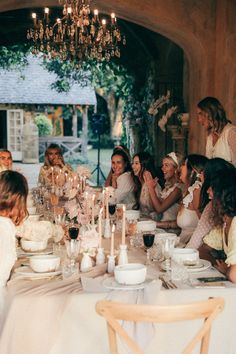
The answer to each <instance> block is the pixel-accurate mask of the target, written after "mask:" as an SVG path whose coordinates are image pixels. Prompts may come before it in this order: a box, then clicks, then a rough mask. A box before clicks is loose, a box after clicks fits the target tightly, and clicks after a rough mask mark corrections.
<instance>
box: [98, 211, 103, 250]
mask: <svg viewBox="0 0 236 354" xmlns="http://www.w3.org/2000/svg"><path fill="white" fill-rule="evenodd" d="M102 213H103V208H101V209H100V211H99V216H98V235H99V247H100V248H101V247H102Z"/></svg>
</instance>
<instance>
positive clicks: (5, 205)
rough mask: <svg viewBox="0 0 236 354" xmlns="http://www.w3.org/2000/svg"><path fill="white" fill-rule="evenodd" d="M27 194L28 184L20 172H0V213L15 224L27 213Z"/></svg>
mask: <svg viewBox="0 0 236 354" xmlns="http://www.w3.org/2000/svg"><path fill="white" fill-rule="evenodd" d="M27 195H28V184H27V181H26V178H25V177H24V176H23V175H22V174H20V173H19V172H16V171H10V170H8V171H3V172H1V173H0V196H1V198H0V214H1V215H2V216H7V217H9V218H10V219H11V220H12V221H13V222H14V224H15V225H19V224H20V223H21V222H22V221H23V219H24V218H25V217H26V216H27V215H28V212H27V208H26V199H27Z"/></svg>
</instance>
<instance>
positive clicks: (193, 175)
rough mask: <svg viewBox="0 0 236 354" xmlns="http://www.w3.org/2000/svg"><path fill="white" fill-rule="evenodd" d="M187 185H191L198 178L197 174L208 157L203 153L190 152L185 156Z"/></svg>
mask: <svg viewBox="0 0 236 354" xmlns="http://www.w3.org/2000/svg"><path fill="white" fill-rule="evenodd" d="M185 161H186V166H187V170H188V178H189V185H190V186H192V185H193V184H194V183H195V182H196V180H199V177H200V176H199V174H200V173H201V172H202V171H203V170H204V168H205V165H206V163H207V161H208V158H207V157H206V156H203V155H197V154H192V155H188V156H187V157H186V160H185Z"/></svg>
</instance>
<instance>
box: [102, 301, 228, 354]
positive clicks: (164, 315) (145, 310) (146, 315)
mask: <svg viewBox="0 0 236 354" xmlns="http://www.w3.org/2000/svg"><path fill="white" fill-rule="evenodd" d="M223 308H224V299H223V298H220V297H217V298H209V299H208V300H205V301H200V302H194V303H190V304H181V305H167V306H162V305H160V306H158V305H155V306H151V305H130V304H124V303H118V302H112V301H98V302H97V304H96V311H97V313H98V314H99V315H101V316H103V317H104V318H105V319H106V321H107V327H108V337H109V345H110V353H111V354H118V348H117V336H116V334H117V335H118V336H119V337H120V339H122V340H123V341H124V342H125V343H126V344H127V346H128V347H129V349H131V351H132V352H133V353H134V354H144V352H142V351H141V349H140V348H139V346H138V345H137V344H136V343H135V341H134V340H133V338H131V337H130V336H129V335H128V334H127V332H126V331H125V330H124V329H123V327H122V326H121V324H120V323H119V322H118V321H119V320H124V321H131V322H151V323H170V322H177V321H187V320H196V319H203V323H202V324H201V327H200V329H199V330H198V331H197V333H196V334H195V335H194V337H193V338H192V339H191V341H190V342H189V343H188V344H187V346H186V347H185V348H184V350H183V351H182V353H181V354H190V353H192V351H193V349H194V348H195V347H196V345H197V344H198V342H201V347H200V354H207V353H208V347H209V337H210V331H211V326H212V322H213V321H214V319H215V318H216V317H217V315H218V314H219V313H220V312H221V311H222V310H223Z"/></svg>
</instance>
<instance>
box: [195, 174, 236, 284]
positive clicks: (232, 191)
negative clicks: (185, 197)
mask: <svg viewBox="0 0 236 354" xmlns="http://www.w3.org/2000/svg"><path fill="white" fill-rule="evenodd" d="M235 181H236V169H235V168H234V169H233V170H229V171H227V173H225V171H221V172H219V174H218V175H217V176H216V178H214V180H213V181H212V183H211V187H210V188H209V191H208V193H209V194H210V197H211V198H213V218H214V219H213V220H214V226H215V228H214V229H213V230H212V231H211V232H210V233H209V234H208V235H206V236H205V237H204V239H203V242H204V244H203V245H202V246H201V247H200V249H199V255H200V258H203V259H208V260H210V261H211V262H212V263H213V264H215V267H216V268H217V269H218V270H219V271H220V272H221V273H223V274H225V275H226V276H227V277H228V279H229V280H230V281H232V282H233V283H236V183H235ZM223 251H224V252H223ZM224 256H225V259H224Z"/></svg>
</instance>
